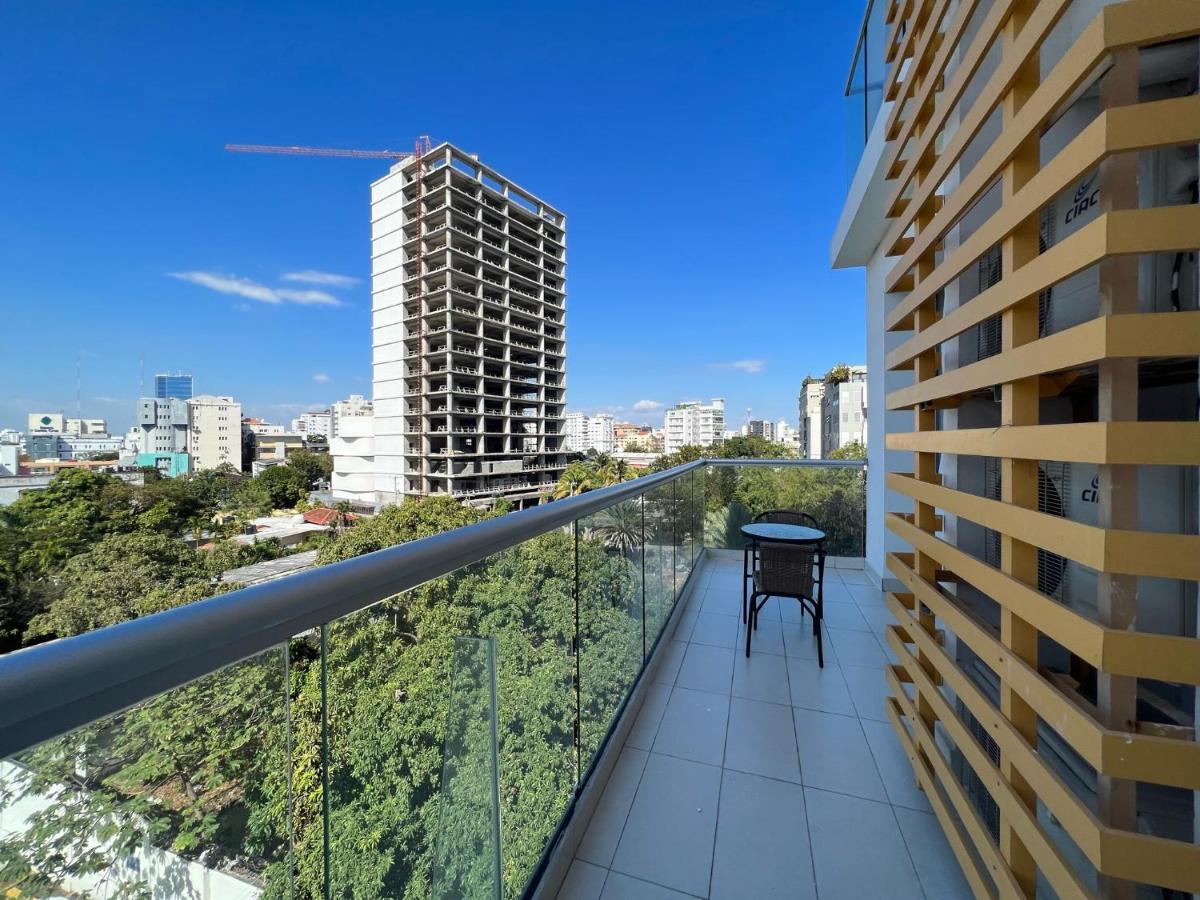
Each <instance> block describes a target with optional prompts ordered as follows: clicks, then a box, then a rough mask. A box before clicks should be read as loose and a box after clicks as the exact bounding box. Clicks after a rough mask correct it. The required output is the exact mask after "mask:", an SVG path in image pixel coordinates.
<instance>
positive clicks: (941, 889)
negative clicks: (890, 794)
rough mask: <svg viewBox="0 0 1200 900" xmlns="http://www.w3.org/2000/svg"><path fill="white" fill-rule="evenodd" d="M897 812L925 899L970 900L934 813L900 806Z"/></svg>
mask: <svg viewBox="0 0 1200 900" xmlns="http://www.w3.org/2000/svg"><path fill="white" fill-rule="evenodd" d="M895 812H896V818H897V819H899V820H900V833H901V835H902V836H903V837H904V841H905V843H906V844H907V845H908V852H909V855H910V856H911V857H912V861H913V865H915V866H916V868H917V877H918V878H920V879H921V887H923V888H924V889H925V896H926V897H929V898H934V897H936V898H938V900H941V898H945V900H958V898H962V900H967V898H969V897H970V896H971V888H970V886H969V885H968V884H967V879H966V878H964V877H963V873H962V869H961V868H960V867H959V865H958V860H957V859H955V858H954V851H953V850H951V849H950V845H949V844H948V843H947V842H946V835H945V834H944V833H943V832H942V826H941V825H939V824H938V820H937V819H936V818H935V817H934V815H933V813H925V812H917V811H916V810H912V809H902V808H899V807H897V808H896V810H895Z"/></svg>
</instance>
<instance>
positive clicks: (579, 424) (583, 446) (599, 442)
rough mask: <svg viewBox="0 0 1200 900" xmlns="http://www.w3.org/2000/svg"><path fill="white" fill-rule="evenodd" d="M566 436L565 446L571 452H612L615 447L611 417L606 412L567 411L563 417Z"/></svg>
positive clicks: (615, 441)
mask: <svg viewBox="0 0 1200 900" xmlns="http://www.w3.org/2000/svg"><path fill="white" fill-rule="evenodd" d="M563 421H564V428H565V433H566V436H567V440H566V447H567V450H569V451H571V452H572V453H586V452H587V451H589V450H595V451H596V452H597V453H613V452H615V451H616V450H617V449H618V447H617V440H616V434H615V431H614V427H613V417H612V416H610V415H608V414H607V413H599V414H598V415H594V416H589V415H586V414H584V413H580V412H569V413H567V414H566V417H565V418H564V420H563Z"/></svg>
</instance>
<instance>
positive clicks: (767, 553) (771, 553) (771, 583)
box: [746, 543, 825, 668]
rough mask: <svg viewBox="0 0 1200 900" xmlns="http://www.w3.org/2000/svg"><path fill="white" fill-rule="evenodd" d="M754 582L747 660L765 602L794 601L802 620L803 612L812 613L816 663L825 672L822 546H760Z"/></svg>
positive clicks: (773, 544) (748, 627)
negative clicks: (793, 599) (796, 602)
mask: <svg viewBox="0 0 1200 900" xmlns="http://www.w3.org/2000/svg"><path fill="white" fill-rule="evenodd" d="M753 581H754V593H752V594H751V595H750V621H749V622H748V623H747V625H746V656H749V655H750V643H751V640H752V639H753V637H754V632H755V630H756V629H757V628H758V613H759V611H760V610H761V609H762V608H763V606H764V605H766V602H767V600H769V599H770V598H771V597H795V598H796V599H797V600H799V601H800V610H801V616H803V614H804V610H805V609H807V610H808V611H809V612H811V613H812V617H813V634H814V635H815V636H816V638H817V663H818V665H819V666H820V667H821V668H824V667H825V649H824V647H823V645H822V637H821V622H822V620H823V619H824V618H825V607H824V596H825V584H824V583H825V545H824V544H815V545H807V544H782V543H763V544H761V545H759V547H758V552H757V554H756V559H755V563H754V573H753ZM760 597H761V598H762V599H761V600H760V599H759V598H760Z"/></svg>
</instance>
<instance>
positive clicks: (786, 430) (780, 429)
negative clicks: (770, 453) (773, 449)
mask: <svg viewBox="0 0 1200 900" xmlns="http://www.w3.org/2000/svg"><path fill="white" fill-rule="evenodd" d="M775 443H777V444H782V445H783V446H785V447H787V448H788V449H789V450H791V451H792V452H793V453H795V454H797V455H799V453H800V433H799V432H798V431H796V429H795V428H793V427H792V426H791V424H790V423H789V422H788V420H787V419H780V420H779V421H778V422H776V423H775Z"/></svg>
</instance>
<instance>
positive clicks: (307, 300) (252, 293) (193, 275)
mask: <svg viewBox="0 0 1200 900" xmlns="http://www.w3.org/2000/svg"><path fill="white" fill-rule="evenodd" d="M167 274H168V275H169V276H170V277H171V278H178V279H179V280H180V281H189V282H191V283H192V284H198V285H200V286H201V287H206V288H208V289H209V290H213V291H217V292H218V293H221V294H232V295H233V296H235V297H244V298H245V299H247V300H257V301H258V302H259V303H270V304H272V305H277V304H280V303H299V304H300V305H302V306H341V305H342V301H341V300H339V299H338V298H337V297H335V296H333V294H328V293H326V292H325V291H315V290H304V291H294V290H291V289H289V288H272V287H267V286H266V285H265V284H259V283H258V282H257V281H251V280H250V279H249V278H239V277H238V276H236V275H218V274H217V273H215V272H168V273H167Z"/></svg>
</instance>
